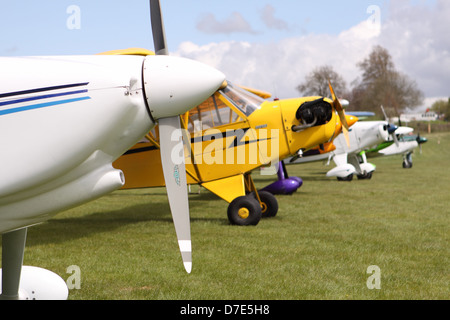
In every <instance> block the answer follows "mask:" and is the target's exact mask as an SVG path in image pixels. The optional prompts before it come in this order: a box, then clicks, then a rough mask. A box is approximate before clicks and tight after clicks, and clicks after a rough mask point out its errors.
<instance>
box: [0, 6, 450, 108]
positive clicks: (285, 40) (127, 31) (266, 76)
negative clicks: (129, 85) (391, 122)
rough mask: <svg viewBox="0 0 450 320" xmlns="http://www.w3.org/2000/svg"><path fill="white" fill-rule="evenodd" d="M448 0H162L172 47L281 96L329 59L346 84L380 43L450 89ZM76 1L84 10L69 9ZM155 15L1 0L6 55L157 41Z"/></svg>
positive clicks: (411, 69)
mask: <svg viewBox="0 0 450 320" xmlns="http://www.w3.org/2000/svg"><path fill="white" fill-rule="evenodd" d="M449 2H450V1H448V0H341V1H332V0H316V1H303V0H239V1H238V0H227V1H216V0H191V1H186V0H161V5H162V9H163V15H164V19H165V27H166V35H167V41H168V47H169V50H170V52H171V53H172V54H175V55H181V56H187V57H190V58H193V59H197V60H200V61H203V62H205V63H209V64H211V65H213V66H214V67H217V68H219V69H220V70H221V71H223V72H224V73H225V74H226V75H227V77H228V78H230V79H235V80H236V81H239V82H243V83H242V84H244V85H250V86H256V87H258V88H260V89H263V90H268V91H273V92H276V94H277V95H278V96H280V97H281V98H284V97H288V96H293V95H297V94H298V93H297V92H296V90H295V87H296V86H297V85H298V84H299V83H300V82H302V80H303V79H304V76H305V75H306V74H307V73H308V72H310V71H311V70H312V69H313V68H314V67H317V66H319V65H323V64H331V65H333V67H335V70H336V71H338V73H340V74H342V75H343V77H344V78H345V79H346V81H347V84H348V85H350V83H351V82H352V81H353V80H355V79H356V78H357V77H358V72H359V70H358V68H357V67H356V64H357V62H359V61H361V60H362V59H364V58H365V57H366V56H367V54H368V53H369V52H370V49H371V48H372V46H373V45H376V44H380V45H383V46H384V47H386V48H387V49H388V50H389V52H390V53H391V55H392V56H393V58H394V62H395V65H396V67H397V68H398V69H399V70H400V71H402V72H404V73H406V74H408V75H409V76H410V77H411V78H413V79H414V80H416V81H417V82H418V84H419V86H420V87H421V88H422V90H423V91H424V92H425V96H426V97H427V98H429V99H432V98H437V97H448V96H450V92H449V91H450V90H449V89H448V88H449V86H448V83H450V78H449V75H448V74H449V72H448V70H450V53H449V51H450V40H449V39H448V38H449V37H448V36H447V33H448V30H450V22H449V20H450V19H448V17H449V16H450V5H449ZM73 5H75V6H76V7H77V8H79V10H80V11H79V13H80V14H79V15H77V14H76V13H75V12H73V11H70V12H67V10H68V8H70V6H73ZM373 6H375V8H378V9H379V14H380V16H379V17H380V26H381V29H380V31H377V32H375V33H374V31H373V29H370V28H368V27H367V25H364V22H367V21H372V20H370V19H371V18H373V11H371V12H370V11H369V12H368V9H370V8H373ZM74 14H75V16H74ZM74 17H75V18H76V19H77V20H76V21H77V22H78V23H79V25H77V26H78V27H79V28H75V29H70V28H68V26H67V22H68V21H69V22H74V21H75V20H73V19H72V18H74ZM149 19H150V18H149V5H148V1H147V0H131V1H118V0H110V1H107V0H80V1H77V0H58V1H55V0H40V1H34V0H14V1H3V3H2V6H1V11H0V55H1V56H19V55H66V54H95V53H98V52H102V51H107V50H113V49H120V48H128V47H144V48H148V49H153V41H152V36H151V29H150V20H149ZM419 44H420V45H419ZM446 67H448V69H446ZM272 68H273V69H276V70H272ZM444 70H447V71H445V72H444ZM429 101H431V100H429Z"/></svg>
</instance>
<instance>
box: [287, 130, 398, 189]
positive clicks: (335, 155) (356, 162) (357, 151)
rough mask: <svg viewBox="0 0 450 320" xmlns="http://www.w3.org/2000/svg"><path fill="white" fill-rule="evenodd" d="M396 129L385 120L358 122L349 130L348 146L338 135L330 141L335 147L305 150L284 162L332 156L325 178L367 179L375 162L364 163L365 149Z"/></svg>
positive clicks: (376, 143)
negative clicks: (333, 166)
mask: <svg viewBox="0 0 450 320" xmlns="http://www.w3.org/2000/svg"><path fill="white" fill-rule="evenodd" d="M396 130H398V128H397V127H396V126H393V125H390V124H389V123H388V122H387V121H358V122H356V123H355V124H353V126H352V127H351V128H350V129H349V139H350V146H349V145H348V144H347V142H346V140H345V138H344V136H343V135H342V134H340V135H339V136H337V137H336V139H335V140H334V141H333V144H334V146H335V150H333V151H330V152H320V148H316V149H313V150H311V151H309V152H305V153H304V154H302V156H301V157H296V158H291V159H290V160H288V161H286V164H292V163H303V162H310V161H317V160H324V159H328V162H329V161H330V160H331V159H333V161H334V162H335V164H336V167H335V168H333V169H331V170H330V171H328V172H327V174H326V176H327V177H337V179H338V180H340V181H350V180H352V179H353V175H354V174H356V175H357V177H358V178H359V179H370V178H371V177H372V173H373V172H374V171H375V165H373V164H371V163H369V162H367V157H366V155H365V152H364V151H365V150H367V149H370V148H373V147H374V146H377V145H379V144H380V143H382V142H384V141H387V140H388V139H389V136H390V135H393V133H394V132H396Z"/></svg>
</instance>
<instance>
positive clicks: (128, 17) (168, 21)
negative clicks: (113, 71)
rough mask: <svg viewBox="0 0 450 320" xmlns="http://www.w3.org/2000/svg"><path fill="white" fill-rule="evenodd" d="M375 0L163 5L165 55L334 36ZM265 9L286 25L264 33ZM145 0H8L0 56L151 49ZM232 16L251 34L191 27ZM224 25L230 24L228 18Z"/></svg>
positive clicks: (171, 0) (1, 15)
mask: <svg viewBox="0 0 450 320" xmlns="http://www.w3.org/2000/svg"><path fill="white" fill-rule="evenodd" d="M385 2H386V1H384V0H383V1H381V0H344V1H331V0H326V1H325V0H317V1H298V0H276V1H274V0H244V1H242V0H227V1H215V0H193V1H186V0H166V1H164V0H162V1H161V5H162V8H163V14H164V19H165V25H166V33H167V38H168V45H169V49H170V50H176V48H177V47H178V45H179V44H180V43H181V42H183V41H187V40H189V41H192V42H194V43H196V44H199V45H202V44H207V43H210V42H220V41H227V40H242V41H251V42H252V41H257V42H271V41H276V40H279V39H280V38H284V37H293V36H297V35H300V34H305V33H327V34H338V33H339V32H341V31H342V30H345V29H348V28H350V27H351V26H353V25H355V24H357V23H358V22H360V21H362V20H364V19H367V18H368V16H369V14H368V13H367V8H368V7H369V6H370V5H374V4H375V5H379V6H380V7H383V6H384V3H385ZM71 5H76V6H78V7H79V8H80V18H79V21H80V28H79V29H68V28H67V26H66V23H67V20H68V19H70V17H71V16H72V14H70V13H67V12H66V11H67V9H68V8H69V6H71ZM267 5H270V6H272V7H273V9H274V13H273V16H274V17H275V18H276V19H278V20H283V21H285V22H286V28H282V29H276V28H269V27H267V26H266V25H265V24H264V21H263V19H262V17H261V16H262V13H263V10H264V8H265V7H266V6H267ZM148 7H149V5H148V1H147V0H139V1H138V0H131V1H117V0H112V1H111V0H110V1H107V0H84V1H76V0H68V1H61V0H58V1H54V0H40V1H31V0H27V1H25V0H14V1H8V2H6V1H5V2H3V3H2V9H1V12H0V27H1V29H0V30H2V31H1V43H0V54H2V55H35V54H39V55H43V54H50V55H53V54H91V53H96V52H98V51H105V50H112V49H116V48H124V47H130V46H137V47H145V48H149V49H151V48H152V47H153V43H152V38H151V30H150V21H149V9H148ZM234 13H239V15H241V16H242V18H243V19H245V21H247V22H248V24H249V26H250V28H251V30H252V31H253V32H244V31H241V32H232V33H228V34H227V33H208V32H207V31H205V30H203V31H202V30H199V29H198V28H197V25H198V23H199V22H200V21H201V20H202V18H204V17H205V16H207V15H208V14H209V15H211V14H213V15H214V17H215V19H216V21H218V22H220V23H223V24H224V23H226V22H227V19H228V18H229V17H230V16H232V15H233V14H234ZM228 21H230V20H228Z"/></svg>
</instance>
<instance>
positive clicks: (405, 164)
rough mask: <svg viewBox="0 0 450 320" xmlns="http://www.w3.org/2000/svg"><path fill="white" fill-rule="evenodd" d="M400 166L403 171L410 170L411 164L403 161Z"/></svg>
mask: <svg viewBox="0 0 450 320" xmlns="http://www.w3.org/2000/svg"><path fill="white" fill-rule="evenodd" d="M402 166H403V168H405V169H409V168H412V162H409V161H408V160H404V161H403V164H402Z"/></svg>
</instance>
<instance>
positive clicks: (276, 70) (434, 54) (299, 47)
mask: <svg viewBox="0 0 450 320" xmlns="http://www.w3.org/2000/svg"><path fill="white" fill-rule="evenodd" d="M269 13H270V12H269ZM271 14H272V15H273V12H272V13H271ZM448 17H450V1H448V0H438V1H437V4H436V5H435V6H432V7H430V6H421V5H416V6H412V5H411V4H410V2H409V1H404V0H397V1H393V2H392V3H391V6H390V7H389V15H387V14H386V15H384V20H383V22H382V24H381V28H380V27H379V26H377V27H374V26H373V23H371V21H368V20H367V21H362V22H361V23H359V24H358V25H355V26H353V27H352V28H350V29H348V30H345V31H343V32H341V33H340V34H339V35H338V36H335V35H328V34H308V35H303V36H298V37H292V38H285V39H282V40H279V41H277V42H272V43H249V42H238V41H228V42H220V43H211V44H208V45H204V46H197V45H194V44H192V43H189V42H185V43H183V44H182V45H180V47H179V48H178V51H177V54H178V55H181V56H186V57H189V58H192V59H196V60H199V61H203V62H205V63H208V64H210V65H212V66H214V67H216V68H218V69H219V70H221V71H223V72H224V73H225V74H226V75H227V78H228V79H229V80H230V81H233V82H235V83H240V84H243V85H246V86H253V87H255V88H258V89H261V90H266V91H269V92H272V93H273V94H274V95H277V96H278V97H280V98H289V97H293V96H298V92H297V91H296V89H295V88H296V86H297V85H299V84H300V83H301V82H302V81H303V80H304V77H305V75H306V74H308V73H309V72H310V71H311V70H313V69H314V68H316V67H317V66H321V65H325V64H328V65H332V66H333V68H334V69H335V71H337V72H338V73H339V74H341V75H342V76H343V77H344V79H345V80H346V81H347V84H350V83H351V82H352V81H353V80H355V79H356V78H357V77H358V76H359V75H360V70H359V68H358V67H357V63H358V62H360V61H362V60H363V59H364V58H366V57H367V56H368V54H369V53H370V51H371V50H372V48H373V46H374V45H376V44H380V45H382V46H383V47H385V48H386V49H387V50H388V51H389V53H390V54H391V55H392V57H393V59H394V64H395V66H396V67H397V69H399V70H400V71H401V72H403V73H406V74H407V75H408V76H409V77H410V78H412V79H414V80H415V81H416V82H417V83H418V85H419V88H420V89H421V90H422V91H424V93H425V96H426V97H445V96H450V92H449V91H450V87H449V84H450V72H449V70H450V52H449V51H450V37H448V30H450V19H448ZM426 101H431V100H426Z"/></svg>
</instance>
